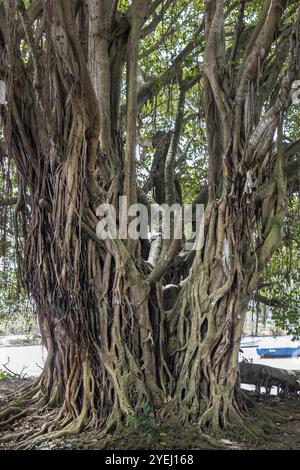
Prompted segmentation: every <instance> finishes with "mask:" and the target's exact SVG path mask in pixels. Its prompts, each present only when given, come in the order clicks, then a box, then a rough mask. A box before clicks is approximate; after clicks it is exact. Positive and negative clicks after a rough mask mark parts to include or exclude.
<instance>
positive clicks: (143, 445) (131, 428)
mask: <svg viewBox="0 0 300 470" xmlns="http://www.w3.org/2000/svg"><path fill="white" fill-rule="evenodd" d="M31 382H32V381H31V379H23V380H21V379H18V380H15V379H10V380H0V409H1V407H3V405H5V404H7V403H10V402H11V401H12V399H16V398H17V397H18V395H19V393H20V391H21V390H22V388H23V387H24V386H26V385H30V384H31ZM9 395H10V396H9ZM255 400H256V403H257V404H258V406H262V407H267V409H269V410H272V411H275V412H278V411H279V412H280V413H282V412H284V417H283V418H280V419H278V420H277V421H276V420H275V421H274V422H273V427H272V428H269V430H268V431H267V433H266V434H265V435H264V437H263V438H260V440H259V442H256V443H251V442H249V441H248V440H246V439H245V440H244V439H243V437H241V438H239V439H238V440H237V439H236V438H235V439H234V438H232V439H231V438H230V436H229V437H228V438H227V436H226V438H225V437H224V438H222V439H221V438H219V442H220V445H222V446H223V448H224V447H225V448H226V449H235V450H244V449H251V450H259V449H264V450H300V396H298V397H293V398H279V397H276V396H273V397H270V398H265V397H260V398H255ZM56 413H57V410H53V411H51V412H50V413H49V412H41V411H40V412H39V411H38V412H36V413H35V414H33V415H28V416H25V417H23V418H21V419H20V420H19V421H16V422H15V423H13V424H11V425H9V426H6V427H5V428H3V429H1V427H0V450H8V449H16V448H17V447H18V445H19V444H20V442H23V440H24V436H26V434H27V433H30V432H31V431H34V430H36V431H38V430H39V429H41V427H42V425H43V424H44V423H45V422H47V420H49V419H51V418H52V417H53V416H55V415H56ZM153 421H154V420H153ZM153 421H151V422H149V421H147V420H146V421H140V422H136V423H129V424H128V425H127V426H126V427H124V432H122V433H121V434H120V435H118V436H111V438H110V439H108V440H107V441H105V442H104V441H103V439H102V438H101V437H100V436H99V433H97V432H92V431H89V432H82V433H81V434H80V435H79V436H74V437H68V438H61V439H59V440H49V439H47V438H46V439H45V440H43V441H42V442H40V443H38V444H36V445H35V446H34V447H31V448H33V449H47V450H52V449H68V450H70V449H118V450H121V449H126V450H128V449H131V450H133V449H157V450H158V449H161V450H171V449H184V450H185V449H212V448H214V447H212V446H211V445H210V444H208V443H207V442H203V438H202V437H200V436H199V433H198V432H197V428H195V427H194V428H189V429H187V428H184V427H179V426H178V423H176V422H174V423H170V422H168V424H167V425H166V424H165V425H164V424H161V425H159V426H158V425H157V424H156V423H155V422H154V423H153ZM262 424H263V423H262ZM266 429H268V425H267V423H266Z"/></svg>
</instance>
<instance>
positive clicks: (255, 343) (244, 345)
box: [241, 339, 261, 348]
mask: <svg viewBox="0 0 300 470" xmlns="http://www.w3.org/2000/svg"><path fill="white" fill-rule="evenodd" d="M260 342H261V340H257V339H256V340H252V341H244V342H243V341H242V342H241V348H257V347H258V346H259V343H260Z"/></svg>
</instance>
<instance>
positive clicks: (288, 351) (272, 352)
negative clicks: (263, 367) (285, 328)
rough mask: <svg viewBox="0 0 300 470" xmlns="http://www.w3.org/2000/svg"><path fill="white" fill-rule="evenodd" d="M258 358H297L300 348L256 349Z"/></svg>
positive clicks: (299, 354)
mask: <svg viewBox="0 0 300 470" xmlns="http://www.w3.org/2000/svg"><path fill="white" fill-rule="evenodd" d="M256 352H257V354H258V355H259V356H260V357H299V356H300V347H296V348H257V349H256Z"/></svg>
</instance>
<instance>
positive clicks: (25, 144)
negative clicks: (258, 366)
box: [0, 0, 300, 435]
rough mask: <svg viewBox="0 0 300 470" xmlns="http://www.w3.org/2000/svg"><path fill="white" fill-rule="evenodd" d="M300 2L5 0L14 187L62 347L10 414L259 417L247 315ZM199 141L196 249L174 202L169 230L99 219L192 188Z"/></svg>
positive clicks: (19, 238)
mask: <svg viewBox="0 0 300 470" xmlns="http://www.w3.org/2000/svg"><path fill="white" fill-rule="evenodd" d="M299 14H300V12H299V2H298V0H263V1H254V0H253V1H251V0H238V1H227V0H206V1H202V0H192V1H191V0H189V1H186V0H177V1H173V0H165V1H163V0H152V1H147V0H132V1H131V2H130V1H125V0H114V1H112V0H111V1H110V0H74V1H71V0H44V1H41V0H31V1H25V0H6V1H5V0H2V1H0V79H1V81H2V83H3V84H4V85H5V90H6V95H5V101H3V102H2V103H1V105H0V110H1V125H2V129H3V134H2V137H1V139H2V140H1V158H2V160H3V161H6V162H9V165H8V166H9V169H10V170H9V171H10V172H13V173H14V175H15V176H14V185H15V191H16V194H17V195H15V194H13V196H12V193H9V191H8V189H9V188H8V189H7V188H6V192H5V193H4V194H3V195H2V196H1V199H0V204H1V211H5V210H7V208H8V207H10V208H12V210H13V211H14V232H15V237H16V250H17V255H18V266H19V273H20V278H21V280H22V284H23V286H24V288H25V290H26V292H27V294H28V296H30V298H31V299H32V300H33V302H34V305H35V307H36V312H37V316H38V320H39V325H40V330H41V334H42V339H43V343H44V344H45V346H46V348H47V359H46V362H45V366H44V369H43V372H42V375H41V377H40V378H39V379H38V381H37V382H36V383H35V384H34V386H32V387H30V388H29V389H28V390H26V391H24V394H23V396H22V397H21V399H20V400H18V402H17V403H12V404H11V405H10V406H8V407H7V408H5V409H3V410H2V411H1V413H0V419H1V421H2V426H5V425H8V424H10V423H12V422H13V421H14V420H16V419H17V418H20V417H21V416H23V415H24V414H25V413H30V412H33V411H34V410H36V409H39V410H40V409H45V410H47V409H50V408H51V407H55V408H57V410H58V411H57V415H56V417H55V418H54V419H53V420H49V422H47V423H46V424H45V426H44V428H43V429H42V430H41V431H40V432H41V433H44V432H54V433H56V434H54V435H62V434H65V433H66V434H68V433H77V432H79V431H80V430H82V429H83V428H93V429H94V428H95V429H99V430H101V431H103V432H108V431H114V430H116V429H118V428H119V427H120V426H122V424H123V423H124V422H125V420H126V418H128V417H130V416H131V415H135V414H136V413H138V411H139V410H140V409H141V408H142V407H143V406H144V405H145V404H147V406H149V409H151V410H152V413H153V414H154V416H155V418H156V419H157V420H160V419H166V420H167V419H168V418H169V417H170V416H176V417H177V419H178V420H179V421H180V422H181V423H185V424H187V423H190V424H197V425H198V426H200V428H201V429H202V430H203V432H205V433H206V432H207V431H209V430H210V431H213V432H218V431H219V430H220V429H227V428H230V427H239V426H241V427H244V426H245V420H244V416H245V413H246V414H247V403H246V401H245V399H244V398H243V396H242V395H241V394H240V392H239V389H238V353H239V346H240V340H241V335H242V331H243V323H244V318H245V312H246V309H247V305H248V302H249V300H250V298H251V296H252V295H253V294H254V293H255V292H257V290H258V288H259V283H260V282H261V276H262V273H263V271H264V269H265V266H266V264H267V263H268V261H269V260H270V259H271V256H272V254H273V252H274V251H275V250H277V248H278V247H279V246H280V243H281V226H282V223H283V220H284V218H285V215H286V211H287V201H288V198H289V197H290V195H291V194H294V193H295V191H297V184H298V183H297V178H298V177H299V149H300V148H299V140H298V137H297V129H296V124H295V121H296V120H295V115H296V114H297V110H298V109H299V104H298V93H297V85H299V82H297V79H299V78H300V76H299V70H300V69H299V65H300V63H299V59H300V48H299V34H300V29H299V18H300V16H299ZM298 88H299V86H298ZM191 155H192V157H191ZM191 158H193V159H197V158H198V159H199V160H198V162H200V166H199V167H198V170H197V171H195V172H194V173H193V188H192V189H193V191H192V192H193V204H194V205H196V204H197V203H202V204H204V206H205V210H204V216H203V222H202V223H203V230H202V244H201V246H200V248H199V249H197V250H193V249H192V250H185V248H184V241H185V240H184V237H183V238H182V240H180V239H178V238H177V237H176V236H175V234H176V224H177V223H178V220H177V218H173V219H172V224H171V232H170V237H169V238H167V239H162V238H161V236H160V229H161V227H157V234H158V235H157V236H156V237H151V236H149V237H148V239H146V238H145V237H141V238H138V239H132V238H130V237H129V238H122V237H119V236H116V237H114V238H106V239H105V238H103V239H101V237H99V236H98V235H97V231H96V229H97V224H98V222H99V215H98V212H97V210H98V207H99V205H101V204H110V205H112V206H113V207H114V209H115V213H116V220H117V233H118V231H119V228H120V227H119V223H120V217H119V197H120V196H123V197H126V198H127V203H128V206H130V205H132V204H135V203H142V204H144V205H145V206H146V207H147V208H149V207H150V205H151V203H155V204H156V206H160V205H162V204H168V205H169V206H171V205H172V204H175V203H179V204H183V203H184V202H186V200H187V199H188V197H187V187H188V185H189V184H190V183H191V178H190V173H189V172H190V168H191V165H190V166H189V161H190V159H191ZM297 175H298V176H297ZM130 220H131V219H130V217H129V219H128V224H129V223H130ZM194 222H195V221H194ZM162 223H163V222H162ZM246 423H247V421H246ZM246 426H247V424H246Z"/></svg>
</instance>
